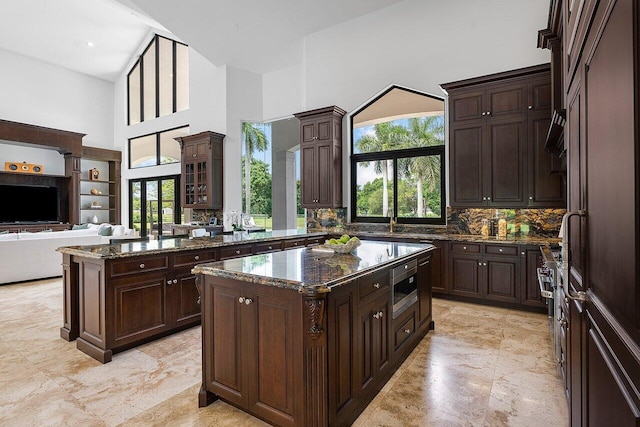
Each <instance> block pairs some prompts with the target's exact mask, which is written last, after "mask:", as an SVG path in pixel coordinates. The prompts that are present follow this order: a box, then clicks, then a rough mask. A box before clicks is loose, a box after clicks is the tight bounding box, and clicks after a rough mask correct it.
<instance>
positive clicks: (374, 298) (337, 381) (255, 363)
mask: <svg viewBox="0 0 640 427" xmlns="http://www.w3.org/2000/svg"><path fill="white" fill-rule="evenodd" d="M430 260H431V256H428V257H424V258H421V259H420V260H418V261H422V262H423V265H422V269H420V268H419V269H418V273H417V280H418V283H419V284H421V285H420V287H421V289H422V290H421V292H422V296H423V309H422V315H423V316H424V317H423V319H422V320H423V321H422V322H420V321H419V320H418V316H419V313H420V304H419V302H416V303H415V304H413V306H410V307H409V308H408V309H407V310H406V311H404V312H403V313H402V314H401V315H400V316H399V317H398V318H397V319H393V318H392V305H391V297H392V294H391V287H390V276H389V273H390V271H391V268H392V267H395V266H397V265H398V264H396V265H392V266H390V267H388V268H386V269H385V270H386V271H382V270H378V271H376V272H373V273H370V274H369V275H365V276H361V277H360V278H357V279H355V280H353V281H351V282H348V283H345V284H342V285H340V286H337V287H335V288H333V289H332V290H331V292H329V293H323V294H313V295H305V294H301V293H299V292H296V291H292V290H289V289H281V288H277V287H271V286H264V285H257V284H252V283H247V282H242V281H239V280H235V279H228V278H221V277H212V276H207V275H200V276H198V278H197V280H199V281H200V282H201V283H200V287H201V294H202V301H203V307H202V313H203V314H202V315H203V317H202V322H203V323H202V333H203V385H202V388H201V390H200V394H199V405H200V406H206V405H208V404H209V403H211V402H212V401H213V400H215V399H217V398H220V399H223V400H225V401H227V402H229V403H231V404H233V405H235V406H237V407H239V408H241V409H243V410H245V411H247V412H249V413H251V414H253V415H255V416H257V417H259V418H261V419H263V420H265V421H267V422H269V423H272V424H275V425H283V426H294V425H297V426H302V425H309V426H312V425H315V426H324V425H330V426H334V425H340V426H341V425H350V424H351V423H353V422H354V421H355V419H356V418H357V417H358V415H359V414H360V413H361V412H362V411H363V410H364V409H365V408H366V406H367V405H368V404H369V403H370V402H371V400H373V398H374V397H375V395H376V394H377V393H378V392H379V391H380V390H381V389H382V387H383V386H384V384H385V383H386V382H387V381H388V380H389V378H391V376H392V375H393V373H394V372H395V370H396V369H397V368H398V367H399V366H400V364H401V363H402V362H403V361H404V360H405V359H406V357H407V356H408V355H409V353H410V352H411V350H412V349H413V348H415V346H416V345H417V344H418V342H419V341H420V339H421V338H422V337H424V336H425V334H426V333H427V332H428V330H430V329H433V322H432V320H431V301H428V300H427V299H428V298H430V295H431V288H430V272H431V270H430V269H429V268H428V264H429V263H428V261H430ZM427 273H428V274H429V275H428V276H427V277H424V274H427ZM371 289H374V290H373V291H371ZM427 308H428V309H427ZM407 331H408V332H407Z"/></svg>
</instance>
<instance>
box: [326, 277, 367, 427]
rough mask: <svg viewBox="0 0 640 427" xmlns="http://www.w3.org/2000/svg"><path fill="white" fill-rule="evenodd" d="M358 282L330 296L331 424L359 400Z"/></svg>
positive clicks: (328, 345) (328, 314) (328, 308)
mask: <svg viewBox="0 0 640 427" xmlns="http://www.w3.org/2000/svg"><path fill="white" fill-rule="evenodd" d="M353 288H354V286H353V285H351V284H345V285H343V286H339V287H337V288H336V289H335V292H334V291H332V292H331V294H330V295H329V298H328V299H327V301H328V303H327V329H328V331H327V335H328V336H329V337H334V338H332V339H329V340H328V343H327V352H328V357H327V359H328V370H329V379H328V384H329V424H331V425H337V424H340V423H339V422H338V421H337V420H340V419H341V418H342V417H346V416H348V414H349V413H350V411H351V410H352V408H353V407H354V405H356V404H357V402H358V400H357V393H358V391H357V390H358V388H357V386H356V384H357V381H358V380H357V374H358V375H359V373H360V364H359V363H358V362H359V357H358V356H356V342H358V340H357V339H356V317H357V310H358V306H357V303H356V301H355V299H356V298H357V296H356V295H355V294H354V292H353V290H352V289H353Z"/></svg>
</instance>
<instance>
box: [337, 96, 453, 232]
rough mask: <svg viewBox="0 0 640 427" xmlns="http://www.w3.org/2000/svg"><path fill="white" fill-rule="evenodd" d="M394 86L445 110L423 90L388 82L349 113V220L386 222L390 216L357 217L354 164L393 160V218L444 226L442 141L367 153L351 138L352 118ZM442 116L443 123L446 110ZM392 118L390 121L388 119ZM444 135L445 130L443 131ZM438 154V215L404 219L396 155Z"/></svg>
mask: <svg viewBox="0 0 640 427" xmlns="http://www.w3.org/2000/svg"><path fill="white" fill-rule="evenodd" d="M394 89H399V90H403V91H406V92H409V93H413V94H417V95H421V96H424V97H427V98H432V99H435V100H438V101H442V103H443V109H444V102H445V100H444V98H441V97H438V96H435V95H431V94H428V93H424V92H419V91H416V90H412V89H408V88H405V87H402V86H398V85H391V86H390V87H389V88H387V89H386V90H384V91H383V92H382V93H380V94H378V95H377V96H375V97H374V98H373V99H371V101H369V102H367V103H366V104H365V105H364V106H362V107H361V108H359V109H358V110H357V111H355V112H354V113H353V114H351V115H350V117H349V119H350V126H351V135H350V136H351V158H350V167H351V178H350V179H351V182H350V185H349V188H350V190H351V215H350V216H351V222H357V223H388V222H389V217H368V216H358V204H357V202H358V200H357V199H358V188H357V184H358V182H357V176H358V174H357V165H358V163H359V162H363V161H377V160H393V194H392V199H393V200H392V208H393V213H394V218H396V220H397V222H398V223H399V224H425V225H446V223H447V212H446V209H447V192H446V171H447V169H446V158H445V145H446V142H444V143H443V144H442V145H432V146H427V147H417V148H406V149H401V150H387V151H378V152H370V153H355V140H354V137H353V135H354V132H353V131H354V118H355V117H356V116H357V115H358V114H360V113H361V112H363V111H364V110H366V109H367V108H369V107H370V106H371V105H373V104H374V103H376V102H377V101H379V100H380V99H381V98H383V97H384V96H385V95H387V94H388V93H389V92H391V91H392V90H394ZM443 116H444V119H445V126H446V109H444V113H443ZM389 121H393V120H389ZM445 135H446V130H445ZM432 155H439V156H440V200H441V212H440V218H407V217H398V216H397V212H398V158H405V157H422V156H432Z"/></svg>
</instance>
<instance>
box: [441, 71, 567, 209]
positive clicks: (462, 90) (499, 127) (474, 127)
mask: <svg viewBox="0 0 640 427" xmlns="http://www.w3.org/2000/svg"><path fill="white" fill-rule="evenodd" d="M442 87H443V89H445V91H446V92H447V93H448V95H449V111H448V117H449V171H450V175H449V188H450V196H451V206H452V207H459V208H470V207H496V208H527V207H564V206H565V196H564V184H563V179H562V176H560V175H556V174H552V173H551V170H552V169H553V167H552V164H553V156H552V155H551V154H549V153H547V152H545V151H544V145H545V141H546V130H547V129H548V128H549V122H550V118H551V80H550V74H549V65H548V64H547V65H541V66H535V67H528V68H523V69H519V70H514V71H509V72H505V73H499V74H492V75H489V76H484V77H478V78H473V79H468V80H463V81H458V82H453V83H448V84H444V85H442Z"/></svg>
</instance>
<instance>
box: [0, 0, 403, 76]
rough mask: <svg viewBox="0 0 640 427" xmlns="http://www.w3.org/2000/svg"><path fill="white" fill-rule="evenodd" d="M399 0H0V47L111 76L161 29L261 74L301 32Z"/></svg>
mask: <svg viewBox="0 0 640 427" xmlns="http://www.w3.org/2000/svg"><path fill="white" fill-rule="evenodd" d="M400 1H402V0H348V1H344V0H322V1H318V0H269V1H264V0H233V1H228V0H182V1H180V2H176V1H175V0H55V1H51V0H20V1H16V0H14V1H11V2H4V4H3V5H2V25H0V49H4V50H7V51H11V52H16V53H19V54H22V55H25V56H29V57H33V58H36V59H39V60H42V61H45V62H48V63H51V64H54V65H58V66H62V67H65V68H68V69H71V70H74V71H78V72H80V73H84V74H88V75H91V76H95V77H98V78H101V79H104V80H108V81H115V80H116V79H117V78H118V76H119V75H120V74H121V73H122V71H123V70H124V68H125V67H126V66H127V65H128V64H129V63H130V62H131V59H132V58H133V56H134V55H135V53H136V51H137V50H138V48H139V47H140V45H141V43H142V42H143V41H144V39H145V37H147V36H148V35H149V33H150V32H151V31H155V30H156V29H157V30H159V31H165V28H166V30H168V31H170V32H171V33H173V34H175V35H176V36H177V37H178V39H179V40H181V41H184V42H185V43H187V44H189V45H191V46H192V47H194V48H195V49H196V50H197V51H198V52H199V53H201V54H202V55H203V56H205V57H206V58H207V59H209V60H210V61H211V62H212V63H213V64H215V65H216V66H220V65H224V64H227V65H232V66H235V67H238V68H242V69H245V70H249V71H254V72H258V73H262V72H268V71H273V70H276V69H279V68H283V67H287V66H290V65H293V64H295V63H299V62H300V61H301V59H302V47H303V38H304V36H305V35H308V34H311V33H314V32H316V31H319V30H322V29H325V28H329V27H332V26H334V25H336V24H339V23H342V22H346V21H348V20H351V19H354V18H357V17H358V16H361V15H365V14H367V13H370V12H372V11H375V10H378V9H381V8H384V7H387V6H390V5H392V4H395V3H398V2H400ZM89 42H91V43H92V44H93V46H92V47H90V46H88V43H89Z"/></svg>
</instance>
